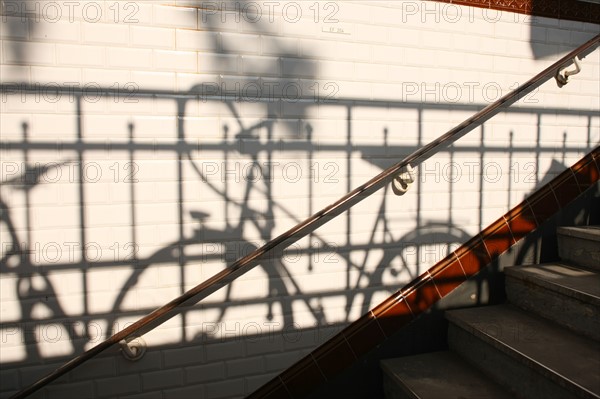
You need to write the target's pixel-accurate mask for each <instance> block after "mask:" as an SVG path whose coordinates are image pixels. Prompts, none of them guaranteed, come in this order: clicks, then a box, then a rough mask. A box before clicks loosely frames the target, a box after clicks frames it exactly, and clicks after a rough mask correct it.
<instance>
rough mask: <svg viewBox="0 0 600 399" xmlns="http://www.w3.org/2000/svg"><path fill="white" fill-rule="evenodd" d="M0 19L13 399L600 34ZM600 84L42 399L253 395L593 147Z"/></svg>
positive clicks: (438, 14)
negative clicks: (133, 353)
mask: <svg viewBox="0 0 600 399" xmlns="http://www.w3.org/2000/svg"><path fill="white" fill-rule="evenodd" d="M1 5H2V12H1V14H2V16H1V18H2V21H1V39H0V41H1V43H0V49H1V50H0V57H1V58H0V64H1V65H0V68H1V69H0V74H1V75H0V78H1V81H2V87H3V92H2V98H1V101H0V107H1V118H0V129H1V138H0V144H1V147H0V151H1V156H0V164H1V174H0V177H1V181H2V186H1V187H0V199H1V201H2V214H1V216H2V220H1V222H0V233H1V240H0V241H1V248H2V249H1V251H2V252H1V253H2V265H1V275H0V287H1V288H0V295H1V298H2V301H1V307H0V334H1V342H0V345H1V347H0V348H1V349H0V362H1V364H2V367H1V372H0V373H1V375H0V379H1V380H2V386H1V388H0V389H1V391H0V395H1V396H2V397H7V396H9V395H10V393H11V392H14V391H15V390H17V389H18V388H20V387H24V386H25V385H27V384H29V383H31V382H33V381H34V380H36V379H37V378H39V377H41V376H42V375H43V374H44V373H47V372H49V371H51V370H52V369H53V368H55V367H56V366H57V365H59V364H60V363H61V362H63V361H65V360H66V359H68V358H70V357H72V356H74V355H76V354H77V353H80V352H81V351H83V350H84V349H88V348H90V347H92V346H93V345H94V344H96V343H98V342H99V341H100V340H102V339H103V338H106V337H107V335H108V334H109V333H110V331H111V329H122V328H124V327H125V326H126V325H127V323H129V322H133V321H135V320H136V319H138V318H139V317H141V316H143V315H145V314H147V313H149V312H150V311H152V310H153V309H154V308H156V307H158V306H160V305H162V304H164V303H166V302H168V301H169V300H171V299H173V298H174V297H176V296H178V295H180V294H181V293H182V292H184V291H185V290H187V289H189V288H191V287H193V286H195V285H196V284H198V283H200V282H202V281H204V280H206V279H207V278H209V277H211V276H212V275H214V274H215V273H217V272H218V271H219V270H221V269H222V268H224V267H226V266H227V265H228V264H231V263H232V262H233V261H234V260H236V259H237V258H239V257H240V256H242V255H245V254H247V253H248V252H249V251H251V250H252V249H254V248H256V247H258V246H260V245H261V244H263V243H265V242H266V241H267V240H269V239H271V238H274V237H275V236H277V235H278V234H281V233H283V232H285V231H286V230H287V229H289V228H290V227H292V226H293V225H295V224H296V223H298V222H300V221H302V220H303V219H304V218H306V217H308V216H309V215H311V214H313V213H315V212H317V211H319V210H320V209H322V208H323V207H325V206H327V205H329V204H331V203H332V202H334V201H335V200H336V199H337V198H339V197H340V196H341V195H343V194H345V193H346V192H348V191H349V190H351V189H353V188H354V187H356V186H358V185H359V184H361V183H363V182H365V181H366V180H368V179H369V178H371V177H373V176H374V175H376V174H377V173H379V172H380V171H381V170H382V168H383V167H384V166H386V165H391V164H392V163H393V162H394V161H396V160H399V159H401V158H402V157H404V156H405V155H407V154H408V153H410V152H411V151H413V150H414V149H416V148H417V147H418V146H421V145H424V144H426V143H427V142H429V141H431V140H433V139H435V138H436V137H438V136H440V135H441V134H443V133H444V132H445V131H447V130H448V129H450V128H452V127H453V126H454V125H456V124H457V123H460V122H461V121H463V120H464V119H466V118H468V117H469V116H470V115H472V114H473V113H474V112H476V111H477V110H479V109H481V108H482V107H483V106H485V105H487V104H488V103H490V102H493V101H494V100H496V99H498V98H499V97H500V96H501V95H502V94H506V93H508V92H509V91H510V90H511V89H514V88H515V87H517V86H518V85H521V84H523V83H524V82H525V81H526V80H527V79H529V78H530V77H532V76H533V75H534V74H536V73H537V72H539V71H541V70H542V69H543V68H545V67H547V66H548V65H550V64H551V63H552V62H554V61H555V60H557V59H558V58H560V57H561V56H562V55H563V54H565V53H566V52H568V51H570V50H572V49H574V48H575V47H577V46H578V45H580V44H582V43H583V42H584V41H586V40H587V39H589V38H591V37H592V36H594V35H595V34H598V32H599V27H598V26H597V25H591V24H585V23H580V22H570V21H554V20H550V19H545V18H530V17H527V16H524V15H518V14H511V13H508V12H501V13H498V12H492V11H487V10H482V9H476V8H469V7H462V6H456V5H451V4H446V3H437V2H415V1H356V2H331V1H330V2H325V1H314V2H308V1H278V2H262V1H253V2H248V1H237V2H228V3H225V2H220V1H217V2H212V1H200V0H198V1H195V0H187V1H119V2H117V1H109V0H106V1H75V2H66V1H29V0H28V1H2V2H1ZM223 10H225V11H223ZM541 55H542V56H541ZM598 76H600V66H599V56H598V51H596V52H594V53H593V54H591V55H589V56H588V57H587V58H586V59H585V60H584V61H583V71H582V72H581V73H580V74H579V75H577V76H575V77H573V78H572V82H571V83H569V84H568V85H567V86H565V87H564V88H562V89H559V88H558V87H557V86H556V84H555V83H554V81H550V82H548V83H546V84H545V85H544V86H542V87H541V88H540V89H539V90H537V91H535V92H534V93H532V94H530V95H529V96H527V97H526V98H524V99H523V100H521V101H520V102H519V103H518V104H517V105H516V106H515V107H514V108H513V109H512V110H511V111H509V112H507V113H503V114H500V115H498V116H497V117H496V118H494V119H493V120H492V121H490V122H488V123H487V124H486V125H485V126H484V127H483V128H478V129H476V130H475V131H473V132H471V133H470V134H469V135H468V136H466V137H465V138H463V139H462V140H461V141H459V142H458V143H456V144H455V145H454V146H453V147H452V148H451V149H450V150H445V151H442V152H441V153H440V154H438V155H437V156H436V157H435V158H432V159H430V160H428V161H427V162H426V163H425V164H424V165H421V167H420V168H419V169H418V172H417V174H418V182H417V183H416V184H415V185H414V186H413V188H412V189H411V190H410V191H409V193H408V194H407V195H406V196H404V197H402V198H397V197H394V196H393V195H392V193H391V192H390V190H383V191H381V192H380V193H377V194H375V195H374V196H372V197H371V198H368V199H367V200H365V201H364V202H363V203H361V204H359V205H358V206H356V207H355V208H353V209H352V210H351V211H350V212H349V213H347V214H344V215H342V216H339V217H338V218H336V219H335V220H333V221H332V222H331V223H329V224H328V225H325V226H323V227H322V228H321V229H319V230H318V231H317V232H315V233H314V234H312V235H311V236H309V237H307V238H304V239H302V240H300V241H299V242H298V243H296V244H294V245H292V246H291V247H290V248H289V249H288V250H287V251H286V252H285V253H284V254H283V255H282V256H281V257H278V258H276V259H274V260H273V261H272V262H270V263H269V264H266V265H264V266H259V267H257V268H256V269H254V270H252V271H251V272H249V273H248V274H246V275H245V276H243V277H241V278H240V279H238V280H237V281H235V282H234V283H233V285H232V288H231V289H230V290H229V289H223V290H220V291H218V292H216V293H214V294H213V295H211V296H210V297H209V298H207V299H206V300H204V301H203V302H202V303H201V304H200V305H198V306H196V307H192V308H187V309H186V310H185V312H184V313H183V314H182V315H179V316H177V317H175V318H173V319H172V320H170V321H169V322H167V323H165V324H164V325H163V326H161V327H159V328H157V329H156V330H154V331H152V332H150V333H148V334H146V335H145V336H144V339H145V341H146V343H147V345H148V350H147V353H146V354H145V356H144V358H142V359H141V360H140V361H138V362H136V363H131V362H129V361H127V360H125V359H124V358H123V357H122V356H121V355H120V354H119V353H118V350H117V349H113V350H109V351H108V353H106V354H104V355H101V356H100V357H99V358H98V359H95V360H93V361H91V362H90V364H88V365H86V366H83V367H82V368H81V369H78V370H77V371H75V372H73V373H70V374H69V375H68V376H67V377H65V378H63V379H61V380H60V381H57V382H56V383H53V384H52V385H50V386H49V387H48V388H47V389H46V390H44V391H42V392H41V393H39V394H38V395H37V397H98V398H114V397H132V398H133V397H143V398H153V397H161V398H162V397H164V398H171V397H174V398H181V397H192V396H194V397H207V398H221V397H223V398H225V397H241V396H244V395H245V394H248V393H249V392H251V391H253V390H254V389H256V388H257V387H258V386H260V385H261V384H262V383H264V382H266V381H267V380H268V379H269V378H271V377H272V376H273V375H275V374H276V373H278V372H280V371H281V370H283V369H285V368H286V367H287V366H289V365H290V364H291V363H293V361H294V360H296V359H298V358H300V357H301V356H302V355H303V354H304V353H306V352H307V351H308V350H310V349H313V348H314V347H316V346H317V345H318V344H319V343H320V342H323V341H324V340H325V339H327V338H328V337H330V336H331V335H332V334H333V333H334V332H335V331H338V330H339V329H341V328H342V327H343V326H344V325H346V324H347V323H349V322H351V321H353V320H354V319H356V318H358V317H359V316H360V315H361V314H363V313H364V312H365V311H367V310H368V309H370V308H372V307H373V306H375V305H376V304H377V303H378V302H379V301H381V300H382V299H384V298H386V297H387V296H388V295H389V294H390V293H391V292H393V291H395V290H396V289H397V288H399V287H401V286H402V285H403V284H405V283H407V282H408V281H410V280H411V279H412V278H414V277H416V276H417V275H418V274H419V273H421V272H423V271H424V270H426V269H427V268H428V267H429V266H431V265H432V264H433V263H435V262H436V261H438V260H440V259H442V258H443V257H444V256H445V255H446V253H447V251H448V248H450V250H452V249H453V248H454V247H455V246H456V245H458V244H460V243H461V242H464V241H465V240H466V239H467V238H468V237H469V236H470V235H473V234H476V233H477V232H478V231H479V230H480V229H481V228H482V227H485V226H486V225H487V224H489V223H490V222H492V221H493V220H495V219H496V218H497V217H499V216H500V215H501V214H503V213H504V212H506V211H507V210H508V209H510V208H511V207H512V206H514V205H516V204H517V203H518V202H520V201H521V200H522V199H523V198H524V197H525V196H526V195H527V194H528V193H530V192H531V191H532V190H534V188H535V187H536V185H537V184H538V183H539V182H541V181H546V180H547V179H548V178H549V176H552V175H555V174H556V173H558V172H560V171H561V170H562V169H561V168H564V167H565V166H566V165H571V164H572V163H574V162H575V161H577V160H578V159H579V158H580V157H581V156H582V155H584V154H585V153H587V152H588V151H589V150H590V149H591V148H593V147H594V146H596V145H598V143H599V142H600V117H599V116H598V105H599V97H598V96H599V94H598ZM15 242H16V243H18V244H17V245H15ZM16 249H20V251H21V254H14V253H13V252H15V250H16Z"/></svg>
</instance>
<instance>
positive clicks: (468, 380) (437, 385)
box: [381, 351, 514, 399]
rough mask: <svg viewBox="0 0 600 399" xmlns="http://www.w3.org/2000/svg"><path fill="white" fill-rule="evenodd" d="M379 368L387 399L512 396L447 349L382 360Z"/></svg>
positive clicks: (477, 398)
mask: <svg viewBox="0 0 600 399" xmlns="http://www.w3.org/2000/svg"><path fill="white" fill-rule="evenodd" d="M381 368H382V369H383V374H384V377H383V378H384V380H383V381H384V382H383V387H384V393H385V398H386V399H439V398H446V399H483V398H489V399H510V398H513V397H514V396H513V395H511V394H509V393H508V392H507V391H505V390H503V389H502V388H501V387H500V386H499V385H498V384H496V383H495V382H493V381H492V380H490V379H489V378H487V377H486V376H485V375H484V374H483V373H482V372H481V371H479V370H477V369H476V368H474V367H473V366H471V365H469V364H468V363H466V362H465V361H464V360H462V359H461V358H460V357H459V356H457V355H456V354H454V353H452V352H449V351H445V352H433V353H426V354H422V355H416V356H407V357H402V358H396V359H388V360H383V361H382V362H381Z"/></svg>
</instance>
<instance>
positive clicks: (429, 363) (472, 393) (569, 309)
mask: <svg viewBox="0 0 600 399" xmlns="http://www.w3.org/2000/svg"><path fill="white" fill-rule="evenodd" d="M557 233H558V245H559V248H558V253H559V256H560V259H561V262H557V263H551V264H543V265H532V266H515V267H510V268H505V269H504V272H505V276H506V285H505V289H506V294H507V298H508V303H506V304H503V305H498V306H487V307H479V308H469V309H460V310H452V311H447V312H446V318H447V320H448V321H449V329H448V347H449V350H448V351H444V352H435V353H426V354H421V355H416V356H409V357H402V358H396V359H388V360H384V361H382V362H381V367H382V369H383V374H384V392H385V397H386V398H387V399H400V398H422V399H426V398H432V399H438V398H462V399H467V398H515V397H518V398H536V399H537V398H540V399H541V398H544V399H547V398H556V399H558V398H560V399H564V398H600V227H599V226H587V227H560V228H559V229H558V231H557Z"/></svg>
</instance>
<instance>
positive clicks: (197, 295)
mask: <svg viewBox="0 0 600 399" xmlns="http://www.w3.org/2000/svg"><path fill="white" fill-rule="evenodd" d="M599 44H600V35H597V36H595V37H594V38H592V39H590V40H589V41H587V42H586V43H584V44H582V45H581V46H579V47H578V48H577V49H575V50H573V51H571V52H570V53H569V54H567V55H565V56H564V57H562V58H561V59H560V60H558V61H557V62H555V63H554V64H552V65H551V66H549V67H548V68H546V69H544V70H543V71H542V72H540V73H539V74H537V75H536V76H534V77H533V78H531V79H530V80H528V81H527V82H526V83H525V84H523V85H522V86H520V87H519V88H517V89H516V90H514V91H512V92H510V93H508V94H506V95H505V96H503V97H502V98H500V99H499V100H497V101H495V102H494V103H492V104H489V105H488V106H486V107H485V108H483V109H482V110H481V111H479V112H477V113H476V114H475V115H473V116H472V117H470V118H469V119H467V120H465V121H464V122H462V123H460V124H459V125H457V126H455V127H454V128H452V129H451V130H449V131H448V132H446V133H445V134H443V135H442V136H440V137H438V138H437V139H435V140H434V141H432V142H431V143H429V144H427V145H425V146H423V147H421V148H420V149H418V150H416V151H415V152H413V153H412V154H410V155H408V156H407V157H406V158H404V159H403V160H402V161H400V162H398V163H396V164H395V165H393V166H390V167H389V168H387V169H385V170H384V171H383V172H381V173H380V174H378V175H377V176H375V177H374V178H372V179H371V180H369V181H368V182H366V183H364V184H363V185H361V186H359V187H357V188H356V189H354V190H352V191H351V192H349V193H348V194H346V195H344V196H343V197H342V198H340V199H339V200H337V201H336V202H334V203H333V204H331V205H329V206H327V207H326V208H324V209H322V210H321V211H319V212H317V213H315V214H314V215H312V216H311V217H309V218H308V219H306V220H304V221H303V222H301V223H299V224H297V225H296V226H294V227H292V228H291V229H290V230H288V231H286V232H285V233H283V234H281V235H279V236H278V237H276V238H274V239H272V240H271V241H269V242H268V243H266V244H265V245H263V246H262V247H260V248H258V249H257V250H255V251H254V252H252V253H250V254H249V255H246V256H244V257H242V258H240V259H238V260H237V261H235V262H234V263H233V264H232V265H231V266H229V267H228V268H226V269H224V270H222V271H221V272H219V273H217V274H215V275H214V276H213V277H211V278H209V279H208V280H206V281H204V282H202V283H200V284H199V285H197V286H195V287H194V288H192V289H190V290H189V291H187V292H185V293H184V294H182V295H181V296H179V297H177V298H175V299H173V300H172V301H170V302H169V303H167V304H166V305H163V306H161V307H160V308H158V309H156V310H154V311H153V312H151V313H150V314H148V315H147V316H144V317H143V318H141V319H139V320H138V321H136V322H135V323H133V324H132V325H130V326H129V327H127V328H125V329H123V330H122V331H120V332H117V333H116V334H114V335H113V336H111V337H110V338H108V339H106V340H105V341H103V342H101V343H99V344H98V345H96V346H95V347H93V348H91V349H89V350H87V351H86V352H84V353H82V354H81V355H79V356H77V357H75V358H73V359H71V360H70V361H68V362H67V363H65V364H63V365H62V366H60V367H59V368H57V369H56V370H54V371H53V372H51V373H50V374H48V375H46V376H45V377H43V378H41V379H39V380H38V381H36V382H35V383H33V384H32V385H30V386H28V387H27V388H24V389H23V390H21V391H19V392H17V393H16V394H15V395H13V396H12V397H11V399H17V398H24V397H27V396H28V395H30V394H32V393H33V392H35V391H37V390H39V389H41V388H42V387H43V386H45V385H47V384H49V383H50V382H52V381H54V380H55V379H57V378H59V377H60V376H62V375H64V374H66V373H67V372H69V371H71V370H73V369H74V368H75V367H77V366H79V365H80V364H82V363H84V362H86V361H87V360H89V359H91V358H92V357H94V356H96V355H97V354H99V353H100V352H103V351H104V350H106V349H108V348H109V347H111V346H112V345H115V344H117V343H119V342H120V341H121V340H124V339H125V340H126V339H127V338H129V337H131V336H133V335H134V334H136V335H143V334H145V333H146V332H148V331H150V330H152V329H153V328H155V327H157V326H159V325H160V324H162V323H164V322H165V321H167V320H169V319H170V318H171V317H173V316H175V315H176V314H177V308H179V307H180V306H183V305H188V306H189V305H191V304H194V303H197V302H199V301H200V300H202V299H204V298H206V297H207V296H209V295H210V294H212V293H214V292H215V291H217V290H219V289H221V288H223V287H224V286H226V285H227V284H229V283H230V282H232V281H233V280H235V279H236V278H237V277H239V276H241V275H243V274H245V273H246V272H248V271H250V270H251V269H252V268H253V267H255V266H257V265H258V264H259V263H260V262H261V261H262V260H264V258H265V257H266V255H267V254H269V253H270V252H272V251H283V250H284V249H285V248H286V247H287V246H289V245H290V244H292V243H293V242H295V241H297V240H299V239H301V238H303V237H304V236H306V235H308V234H310V233H311V232H313V231H315V230H316V229H317V228H319V227H320V226H322V225H323V224H325V223H327V222H329V221H330V220H332V219H333V218H335V217H336V216H338V215H340V214H341V213H343V212H345V211H346V210H348V209H350V208H351V207H353V206H354V205H356V204H357V203H359V202H360V201H362V200H363V199H365V198H367V197H368V196H370V195H371V194H373V193H375V192H376V191H378V190H379V189H381V188H382V187H383V186H385V185H386V184H387V183H389V182H390V181H391V180H392V179H393V178H394V176H396V175H397V174H398V173H399V172H400V171H401V170H402V169H403V168H404V167H405V166H407V165H411V166H413V167H415V166H417V165H419V164H421V163H422V162H423V161H425V160H427V159H428V158H430V157H432V156H433V155H435V154H436V153H437V152H439V151H440V150H441V149H443V148H445V147H448V146H449V145H451V144H452V143H454V142H455V141H456V140H458V139H460V138H461V137H462V136H464V135H465V134H467V133H468V132H470V131H471V130H473V129H475V128H476V127H478V126H480V125H481V124H483V123H484V122H486V121H487V120H488V119H490V118H491V117H493V116H494V115H496V114H497V113H499V112H500V111H502V110H503V109H505V108H508V107H509V106H511V105H512V104H514V103H515V102H516V101H518V100H519V99H521V98H523V97H524V96H525V95H527V94H528V93H530V92H531V91H533V90H534V89H536V88H537V87H539V86H540V85H542V84H543V83H545V82H546V81H548V80H549V79H551V78H552V77H554V76H555V74H556V72H557V71H558V70H559V69H561V68H563V67H565V66H567V65H569V64H570V63H571V62H572V60H573V58H575V57H581V58H583V57H585V56H586V55H587V54H589V53H591V52H592V51H594V50H595V48H596V47H597V46H598V45H599ZM270 256H272V255H270ZM192 300H193V301H194V302H193V303H191V301H192Z"/></svg>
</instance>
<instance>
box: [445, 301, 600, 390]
mask: <svg viewBox="0 0 600 399" xmlns="http://www.w3.org/2000/svg"><path fill="white" fill-rule="evenodd" d="M493 307H509V308H510V309H514V310H516V311H517V312H519V313H521V314H523V315H525V316H527V317H532V315H531V313H530V312H527V311H524V310H522V309H519V308H518V307H516V306H515V305H496V306H493ZM484 308H485V307H484ZM472 309H475V308H472ZM479 309H481V308H479ZM454 313H456V311H447V312H446V318H447V319H448V321H449V322H450V323H451V324H453V325H455V326H456V327H458V328H461V329H462V330H464V331H465V332H466V333H468V334H471V335H473V336H475V337H476V338H478V339H480V340H482V341H483V342H484V343H486V344H488V345H490V346H492V347H493V348H494V349H496V350H499V351H501V352H502V353H504V354H506V355H507V356H509V357H511V358H513V359H514V360H515V361H518V362H520V363H521V364H524V365H525V366H526V367H530V368H532V369H533V370H535V371H536V372H538V373H540V374H542V375H543V376H547V377H548V378H549V379H550V380H552V381H553V382H554V383H556V384H558V385H560V386H563V387H564V388H565V389H567V390H570V391H572V392H574V393H576V394H577V393H581V392H585V393H586V394H588V395H591V397H592V398H600V392H599V393H595V392H593V391H590V390H589V389H588V388H585V387H583V386H581V385H580V384H578V383H576V382H574V381H573V380H571V379H570V378H569V377H567V376H564V375H562V374H561V373H559V372H557V371H555V370H553V369H551V368H549V367H547V366H545V365H544V364H543V363H540V362H539V361H537V360H535V359H533V358H531V357H530V356H528V355H526V354H524V353H522V352H521V351H519V350H517V349H515V348H513V347H511V346H510V345H508V344H507V343H505V342H503V341H502V340H500V339H498V338H496V337H493V336H491V335H489V334H486V333H485V332H484V331H482V330H481V329H479V328H477V327H476V326H474V325H472V324H470V323H468V322H466V321H464V320H462V319H461V318H460V317H457V316H454ZM448 315H450V317H448ZM535 318H538V319H541V320H544V321H545V322H547V323H550V324H556V323H552V322H551V321H548V320H545V319H543V318H542V317H541V316H537V317H535ZM557 327H560V326H557ZM565 332H567V333H568V334H570V335H573V336H577V337H580V338H584V339H589V338H586V337H584V336H582V335H579V334H576V333H574V332H572V331H568V330H565ZM523 360H526V362H523ZM531 365H534V366H536V367H531ZM542 371H546V373H543V372H542Z"/></svg>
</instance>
